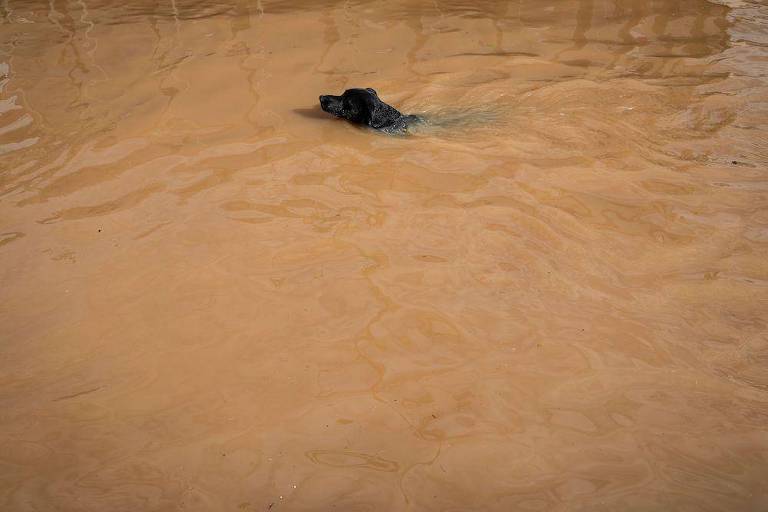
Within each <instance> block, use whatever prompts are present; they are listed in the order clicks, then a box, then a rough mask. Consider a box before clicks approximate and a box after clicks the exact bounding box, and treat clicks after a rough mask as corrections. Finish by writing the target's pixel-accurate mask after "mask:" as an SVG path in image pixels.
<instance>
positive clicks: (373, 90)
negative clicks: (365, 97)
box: [365, 87, 379, 97]
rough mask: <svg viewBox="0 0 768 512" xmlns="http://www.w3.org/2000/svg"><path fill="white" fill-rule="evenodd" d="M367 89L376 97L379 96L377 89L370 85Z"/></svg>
mask: <svg viewBox="0 0 768 512" xmlns="http://www.w3.org/2000/svg"><path fill="white" fill-rule="evenodd" d="M365 90H366V91H368V92H370V93H371V94H373V95H374V96H376V97H378V96H379V95H378V93H376V90H375V89H371V88H370V87H366V89H365Z"/></svg>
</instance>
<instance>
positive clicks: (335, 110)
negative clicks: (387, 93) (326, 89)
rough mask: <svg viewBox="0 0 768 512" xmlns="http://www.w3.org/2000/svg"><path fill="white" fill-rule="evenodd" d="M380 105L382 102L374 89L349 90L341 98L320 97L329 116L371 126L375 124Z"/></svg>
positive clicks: (331, 96)
mask: <svg viewBox="0 0 768 512" xmlns="http://www.w3.org/2000/svg"><path fill="white" fill-rule="evenodd" d="M380 104H381V100H380V99H379V96H378V95H377V94H376V91H374V90H373V89H347V90H346V91H344V94H342V95H341V96H333V95H330V94H324V95H323V96H320V107H321V108H322V109H323V110H325V111H326V112H328V113H329V114H333V115H335V116H336V117H341V118H344V119H346V120H348V121H352V122H353V123H360V124H365V125H369V126H370V125H372V124H373V123H372V121H373V120H374V118H375V115H376V109H377V107H378V106H379V105H380Z"/></svg>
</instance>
